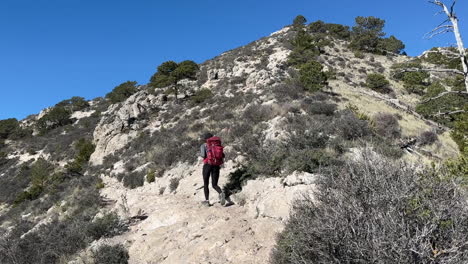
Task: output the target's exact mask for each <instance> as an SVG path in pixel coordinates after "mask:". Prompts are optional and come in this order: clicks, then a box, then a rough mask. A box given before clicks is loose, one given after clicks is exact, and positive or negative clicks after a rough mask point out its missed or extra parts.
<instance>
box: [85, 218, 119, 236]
mask: <svg viewBox="0 0 468 264" xmlns="http://www.w3.org/2000/svg"><path fill="white" fill-rule="evenodd" d="M126 230H127V227H126V226H125V225H124V224H123V223H122V222H121V220H120V219H119V216H118V215H117V214H116V213H114V212H112V213H106V214H104V215H103V216H102V217H100V218H96V219H95V220H94V221H93V222H91V223H90V224H89V225H88V226H87V229H86V233H87V235H88V236H90V237H92V238H93V239H94V240H98V239H100V238H101V237H113V236H116V235H120V234H122V233H123V232H125V231H126Z"/></svg>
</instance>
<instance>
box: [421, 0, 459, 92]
mask: <svg viewBox="0 0 468 264" xmlns="http://www.w3.org/2000/svg"><path fill="white" fill-rule="evenodd" d="M429 2H430V3H432V4H435V5H437V6H440V7H441V8H442V11H441V12H440V13H445V15H447V19H446V20H444V21H443V22H442V23H441V24H439V25H438V26H437V27H436V28H434V29H433V30H432V31H431V32H429V33H428V35H429V38H432V37H434V36H437V35H440V34H444V33H447V32H453V34H454V35H455V39H456V41H457V47H458V53H459V56H460V60H461V63H462V67H463V77H464V79H465V89H466V92H468V60H467V58H466V51H465V47H464V45H463V40H462V38H461V35H460V30H459V28H458V17H457V16H456V14H455V11H454V7H455V4H456V3H457V0H453V2H452V4H451V5H450V8H448V7H447V6H446V5H445V4H444V3H443V2H442V1H439V0H435V1H429Z"/></svg>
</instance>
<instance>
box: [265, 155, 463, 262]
mask: <svg viewBox="0 0 468 264" xmlns="http://www.w3.org/2000/svg"><path fill="white" fill-rule="evenodd" d="M359 158H360V160H359V161H358V162H350V163H348V164H347V165H346V166H343V167H336V168H334V169H332V170H324V171H322V174H323V176H321V177H320V178H319V179H318V180H317V182H316V183H317V185H318V189H317V190H316V191H314V192H311V193H306V194H304V196H303V198H301V199H298V200H296V202H295V203H294V204H293V209H292V212H291V215H290V218H289V220H288V222H287V224H286V227H285V229H284V230H283V231H282V232H281V233H280V234H279V235H278V237H277V244H276V247H275V249H274V250H273V253H272V255H271V263H274V264H286V263H454V264H455V263H466V262H467V261H468V248H467V246H466V244H467V243H468V238H467V236H466V235H465V234H466V233H467V232H468V225H467V224H466V223H467V221H468V206H467V204H466V193H464V191H463V190H462V189H461V188H460V186H457V183H456V182H457V177H454V176H451V175H450V173H448V172H447V171H446V170H440V171H434V170H433V169H428V170H425V171H424V172H418V170H416V169H415V168H412V167H410V166H408V165H405V164H400V163H395V162H394V161H393V160H385V159H382V158H378V157H375V154H372V153H371V152H369V151H365V152H364V154H363V155H361V156H360V157H359Z"/></svg>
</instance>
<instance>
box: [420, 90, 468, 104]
mask: <svg viewBox="0 0 468 264" xmlns="http://www.w3.org/2000/svg"><path fill="white" fill-rule="evenodd" d="M447 94H459V95H465V96H466V95H468V92H465V91H446V92H442V93H440V94H438V95H437V96H434V97H431V98H428V99H426V100H424V101H422V102H421V104H425V103H427V102H430V101H432V100H436V99H439V98H441V97H443V96H445V95H447Z"/></svg>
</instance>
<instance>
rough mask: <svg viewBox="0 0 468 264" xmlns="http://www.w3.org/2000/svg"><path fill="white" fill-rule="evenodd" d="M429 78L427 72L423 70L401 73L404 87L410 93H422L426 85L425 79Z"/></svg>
mask: <svg viewBox="0 0 468 264" xmlns="http://www.w3.org/2000/svg"><path fill="white" fill-rule="evenodd" d="M427 78H429V74H428V73H427V72H423V71H417V72H405V73H404V75H403V78H402V80H403V82H404V87H405V88H406V90H407V91H408V92H410V93H415V94H420V95H422V94H423V93H424V89H425V88H426V86H427V85H428V84H427V83H426V81H425V80H426V79H427Z"/></svg>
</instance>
